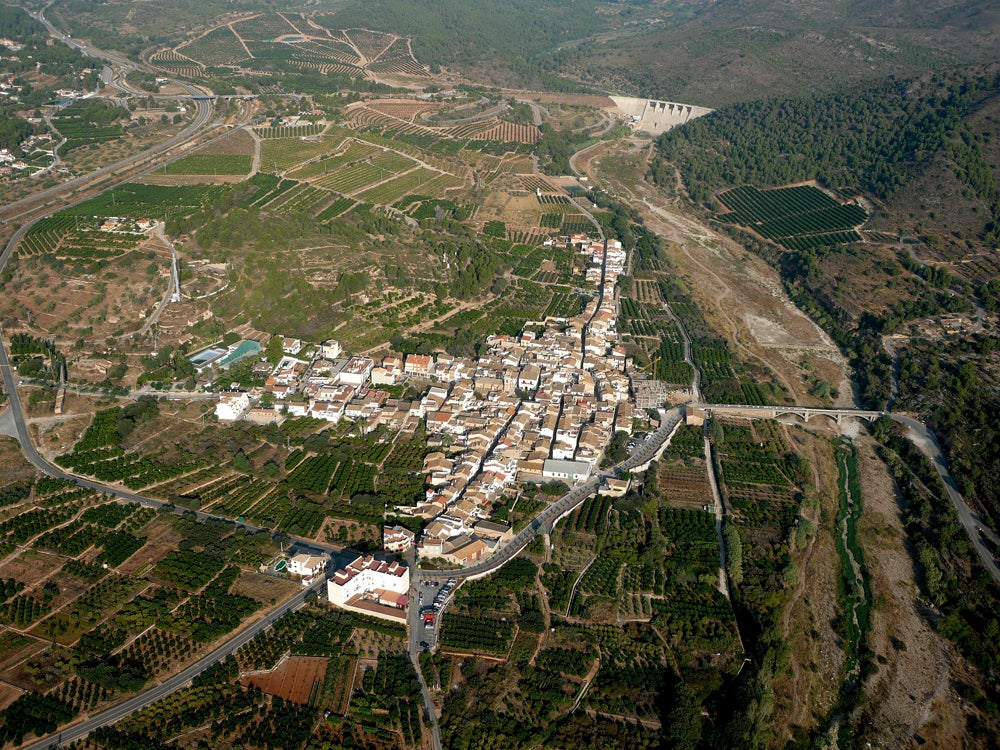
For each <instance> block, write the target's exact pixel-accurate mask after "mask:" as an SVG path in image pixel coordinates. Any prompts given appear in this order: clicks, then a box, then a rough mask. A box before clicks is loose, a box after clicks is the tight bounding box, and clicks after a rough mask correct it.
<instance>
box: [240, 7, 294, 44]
mask: <svg viewBox="0 0 1000 750" xmlns="http://www.w3.org/2000/svg"><path fill="white" fill-rule="evenodd" d="M232 28H233V31H235V32H236V33H237V34H238V35H239V36H240V37H242V38H243V39H244V40H247V39H257V40H264V41H271V40H272V39H276V38H277V37H280V36H284V35H286V34H301V32H300V31H299V30H298V29H297V28H295V27H294V26H292V24H290V23H289V22H288V20H287V19H285V17H284V16H282V15H281V14H280V13H262V14H261V15H259V16H254V17H253V18H248V19H246V20H245V21H236V22H234V23H233V24H232Z"/></svg>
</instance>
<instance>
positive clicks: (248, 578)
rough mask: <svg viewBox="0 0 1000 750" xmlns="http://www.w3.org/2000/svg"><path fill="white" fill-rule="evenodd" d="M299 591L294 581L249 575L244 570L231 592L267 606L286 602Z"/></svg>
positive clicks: (256, 574)
mask: <svg viewBox="0 0 1000 750" xmlns="http://www.w3.org/2000/svg"><path fill="white" fill-rule="evenodd" d="M298 590H299V586H298V585H296V584H295V583H293V582H292V581H286V580H284V579H282V578H272V577H271V576H263V575H260V574H258V573H249V572H247V571H245V570H244V571H241V572H240V577H239V578H237V579H236V581H235V582H234V583H233V586H232V588H231V589H230V592H231V593H233V594H239V595H242V596H249V597H250V598H251V599H256V600H257V601H259V602H264V603H265V604H267V603H269V602H280V601H284V600H285V599H287V598H288V597H290V596H292V595H293V594H294V593H295V592H296V591H298Z"/></svg>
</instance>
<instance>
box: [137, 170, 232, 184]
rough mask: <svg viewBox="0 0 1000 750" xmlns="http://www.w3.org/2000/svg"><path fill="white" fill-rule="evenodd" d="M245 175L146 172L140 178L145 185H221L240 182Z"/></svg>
mask: <svg viewBox="0 0 1000 750" xmlns="http://www.w3.org/2000/svg"><path fill="white" fill-rule="evenodd" d="M246 178H247V176H246V175H245V174H217V175H210V174H194V175H192V174H156V173H152V174H148V175H145V176H144V177H143V178H142V181H143V182H144V183H145V184H147V185H193V184H202V183H212V184H213V185H221V184H224V183H235V182H242V181H243V180H245V179H246Z"/></svg>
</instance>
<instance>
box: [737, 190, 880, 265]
mask: <svg viewBox="0 0 1000 750" xmlns="http://www.w3.org/2000/svg"><path fill="white" fill-rule="evenodd" d="M719 201H720V202H721V203H722V204H723V205H724V206H725V207H726V208H727V209H728V213H726V214H723V215H722V217H721V218H722V219H723V220H724V221H728V222H732V223H734V224H742V225H743V226H745V227H748V228H750V229H753V230H754V231H755V232H757V233H758V234H760V235H761V236H762V237H766V238H767V239H770V240H774V241H776V242H779V243H780V244H782V245H784V246H785V247H788V248H791V249H795V250H800V249H806V248H809V247H817V246H820V245H834V244H839V243H841V242H856V241H858V240H859V239H860V236H859V235H858V233H857V232H856V231H855V228H856V227H858V226H860V225H861V224H863V223H864V222H865V220H866V219H867V218H868V214H867V213H866V212H865V210H864V209H863V208H861V207H860V206H857V205H854V204H847V205H841V204H840V203H838V202H837V201H835V200H834V199H833V198H831V197H830V196H829V195H827V194H826V193H824V192H823V191H822V190H820V189H818V188H815V187H811V186H809V185H800V186H797V187H787V188H777V189H775V190H758V189H757V188H754V187H750V186H744V187H738V188H733V189H732V190H727V191H726V192H724V193H721V194H720V195H719Z"/></svg>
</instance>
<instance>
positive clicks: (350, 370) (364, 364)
mask: <svg viewBox="0 0 1000 750" xmlns="http://www.w3.org/2000/svg"><path fill="white" fill-rule="evenodd" d="M373 369H375V360H373V359H372V358H371V357H362V356H355V357H351V358H350V359H349V360H347V364H346V365H344V369H343V370H341V371H340V382H341V383H344V384H346V385H355V386H358V385H364V384H365V382H367V381H368V376H369V375H371V372H372V370H373Z"/></svg>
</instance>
